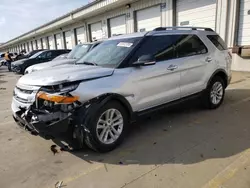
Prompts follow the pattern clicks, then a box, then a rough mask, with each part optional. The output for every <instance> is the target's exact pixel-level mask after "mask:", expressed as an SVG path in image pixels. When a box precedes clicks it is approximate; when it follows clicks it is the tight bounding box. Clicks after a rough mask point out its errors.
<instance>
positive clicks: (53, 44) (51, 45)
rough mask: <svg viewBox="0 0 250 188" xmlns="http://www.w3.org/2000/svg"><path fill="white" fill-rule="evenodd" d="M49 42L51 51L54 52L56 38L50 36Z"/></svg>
mask: <svg viewBox="0 0 250 188" xmlns="http://www.w3.org/2000/svg"><path fill="white" fill-rule="evenodd" d="M48 40H49V49H50V50H54V49H55V43H54V37H53V36H50V37H48Z"/></svg>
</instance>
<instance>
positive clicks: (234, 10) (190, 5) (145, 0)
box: [0, 0, 250, 71]
mask: <svg viewBox="0 0 250 188" xmlns="http://www.w3.org/2000/svg"><path fill="white" fill-rule="evenodd" d="M159 26H162V27H164V26H197V27H198V26H200V27H209V28H212V29H214V30H215V31H216V32H217V33H218V34H220V36H221V37H222V38H223V39H224V40H225V42H226V43H227V45H228V47H229V48H233V47H235V46H244V47H243V49H240V50H239V49H234V50H233V51H234V52H237V53H234V54H233V60H234V62H233V67H232V68H233V69H234V70H246V71H250V60H249V59H247V58H246V57H248V55H249V56H250V47H249V49H248V46H247V45H250V0H96V1H94V2H92V3H89V4H87V5H85V6H83V7H81V8H79V9H77V10H74V11H72V12H70V13H68V14H66V15H64V16H62V17H60V18H57V19H55V20H53V21H51V22H49V23H47V24H45V25H42V26H40V27H38V28H35V29H34V30H32V31H30V32H28V33H25V34H23V35H21V36H18V37H16V38H14V39H12V40H10V41H8V42H6V43H4V44H2V45H1V46H0V51H6V50H9V51H21V50H22V49H26V51H31V50H34V49H61V48H67V49H71V48H72V47H74V46H75V45H76V44H78V43H83V42H87V41H93V40H100V39H105V38H108V37H111V36H114V35H117V34H125V33H133V32H140V31H150V30H152V29H154V28H156V27H159ZM242 57H244V58H242Z"/></svg>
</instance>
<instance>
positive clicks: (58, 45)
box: [56, 34, 63, 49]
mask: <svg viewBox="0 0 250 188" xmlns="http://www.w3.org/2000/svg"><path fill="white" fill-rule="evenodd" d="M56 48H57V49H62V48H63V47H62V38H61V34H56Z"/></svg>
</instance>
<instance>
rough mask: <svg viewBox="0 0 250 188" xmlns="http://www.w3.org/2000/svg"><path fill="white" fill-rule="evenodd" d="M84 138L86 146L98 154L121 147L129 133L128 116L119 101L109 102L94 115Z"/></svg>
mask: <svg viewBox="0 0 250 188" xmlns="http://www.w3.org/2000/svg"><path fill="white" fill-rule="evenodd" d="M90 119H91V122H89V124H88V125H87V126H88V129H89V132H86V135H85V137H84V141H85V144H86V145H87V146H88V147H89V148H91V149H93V150H95V151H98V152H108V151H111V150H113V149H115V148H116V147H117V146H119V145H120V144H121V143H122V141H123V140H124V137H125V135H126V134H127V131H128V114H127V111H126V109H125V108H124V107H123V106H122V105H121V104H120V103H119V102H117V101H109V102H107V103H106V104H104V105H103V106H101V107H100V108H99V110H98V111H97V112H96V113H95V114H92V118H90Z"/></svg>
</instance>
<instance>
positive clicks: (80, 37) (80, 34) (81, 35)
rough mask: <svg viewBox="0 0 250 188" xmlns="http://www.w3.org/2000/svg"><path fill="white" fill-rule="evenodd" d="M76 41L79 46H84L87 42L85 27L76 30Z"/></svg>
mask: <svg viewBox="0 0 250 188" xmlns="http://www.w3.org/2000/svg"><path fill="white" fill-rule="evenodd" d="M76 39H77V44H82V43H84V42H86V37H85V28H84V27H80V28H77V29H76Z"/></svg>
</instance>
